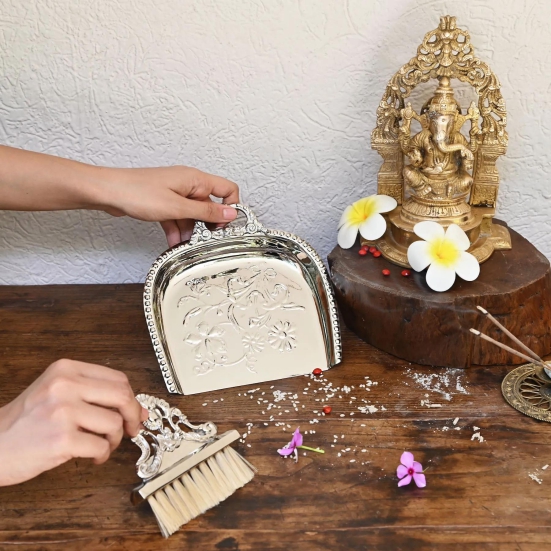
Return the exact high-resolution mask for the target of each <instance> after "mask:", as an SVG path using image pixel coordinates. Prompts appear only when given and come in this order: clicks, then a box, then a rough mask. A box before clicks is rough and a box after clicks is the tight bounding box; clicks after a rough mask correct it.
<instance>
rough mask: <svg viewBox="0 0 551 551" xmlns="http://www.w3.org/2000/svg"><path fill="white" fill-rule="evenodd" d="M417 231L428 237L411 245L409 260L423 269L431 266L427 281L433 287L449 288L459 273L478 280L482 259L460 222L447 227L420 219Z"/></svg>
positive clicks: (412, 265)
mask: <svg viewBox="0 0 551 551" xmlns="http://www.w3.org/2000/svg"><path fill="white" fill-rule="evenodd" d="M413 231H414V232H415V234H416V235H418V236H419V237H420V238H421V239H424V241H414V242H413V243H412V244H411V245H410V246H409V248H408V262H409V263H410V264H411V267H412V268H413V269H414V270H415V271H416V272H420V271H422V270H424V269H425V268H426V267H427V266H428V267H429V269H428V270H427V285H428V286H429V287H430V288H431V289H432V290H433V291H439V292H442V291H447V290H448V289H449V288H450V287H451V286H452V285H453V284H454V282H455V274H457V275H458V276H459V277H460V278H462V279H464V280H466V281H474V280H475V279H476V278H477V277H478V275H479V274H480V265H479V264H478V260H477V259H476V258H475V257H474V256H473V255H472V254H471V253H468V252H467V249H468V248H469V247H470V246H471V243H470V241H469V238H468V237H467V234H466V233H465V232H464V231H463V230H462V229H461V228H460V227H459V226H458V225H456V224H450V226H449V227H448V229H447V230H445V231H444V228H443V227H442V226H441V225H440V224H439V223H438V222H430V221H426V222H419V223H418V224H415V227H414V228H413Z"/></svg>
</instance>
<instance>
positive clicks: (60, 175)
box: [0, 146, 116, 210]
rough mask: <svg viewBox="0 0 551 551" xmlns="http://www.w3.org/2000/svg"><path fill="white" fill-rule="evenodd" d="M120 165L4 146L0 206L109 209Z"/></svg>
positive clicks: (0, 162) (0, 161)
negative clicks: (113, 166)
mask: <svg viewBox="0 0 551 551" xmlns="http://www.w3.org/2000/svg"><path fill="white" fill-rule="evenodd" d="M114 178H116V169H111V168H103V167H97V166H92V165H87V164H84V163H79V162H76V161H71V160H69V159H63V158H61V157H54V156H52V155H45V154H42V153H34V152H32V151H24V150H22V149H15V148H12V147H6V146H0V209H4V210H66V209H105V207H106V206H109V188H110V182H111V181H112V180H113V179H114Z"/></svg>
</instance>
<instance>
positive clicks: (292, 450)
mask: <svg viewBox="0 0 551 551" xmlns="http://www.w3.org/2000/svg"><path fill="white" fill-rule="evenodd" d="M302 441H303V437H302V434H300V430H299V429H297V430H296V431H295V432H294V433H293V438H292V439H291V441H290V442H289V443H288V444H285V446H283V448H281V449H280V450H277V453H279V455H281V456H283V457H287V456H289V455H293V454H294V456H295V462H297V461H298V450H299V449H301V450H308V451H311V452H316V453H325V452H324V451H323V450H320V449H319V448H310V447H308V446H303V445H302Z"/></svg>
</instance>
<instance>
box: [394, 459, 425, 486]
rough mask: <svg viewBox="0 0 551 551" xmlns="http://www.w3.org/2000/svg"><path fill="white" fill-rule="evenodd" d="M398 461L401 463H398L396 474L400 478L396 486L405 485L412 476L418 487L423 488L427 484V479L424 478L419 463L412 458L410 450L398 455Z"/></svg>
mask: <svg viewBox="0 0 551 551" xmlns="http://www.w3.org/2000/svg"><path fill="white" fill-rule="evenodd" d="M400 461H401V463H402V464H401V465H398V468H397V469H396V475H397V476H398V478H399V479H400V482H398V487H400V486H406V485H407V484H409V483H410V482H411V479H412V478H413V480H414V481H415V484H417V486H418V487H419V488H424V487H425V486H426V485H427V481H426V480H425V475H424V474H423V466H422V465H421V463H418V462H417V461H414V460H413V454H412V453H411V452H404V453H403V454H402V457H400Z"/></svg>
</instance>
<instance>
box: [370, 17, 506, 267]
mask: <svg viewBox="0 0 551 551" xmlns="http://www.w3.org/2000/svg"><path fill="white" fill-rule="evenodd" d="M430 79H435V80H437V82H438V85H437V88H436V91H435V93H434V95H433V97H432V98H430V99H429V100H428V101H427V102H426V103H425V104H424V105H423V106H422V108H421V109H420V111H419V113H417V112H416V111H415V110H414V108H413V107H412V105H411V103H409V102H408V103H407V104H406V103H405V101H404V100H405V99H406V98H408V96H409V95H410V94H411V92H412V90H413V89H414V88H415V87H416V86H417V85H418V84H419V83H421V82H428V81H429V80H430ZM452 79H458V80H459V81H461V82H465V83H468V84H470V85H471V86H472V87H473V88H474V90H475V92H476V94H477V96H478V104H477V103H475V102H474V101H473V102H472V103H471V104H470V106H469V107H468V109H465V110H464V109H462V108H461V106H460V105H459V103H458V101H457V100H456V98H455V96H454V91H453V88H452V85H451V80H452ZM506 118H507V117H506V111H505V102H504V100H503V97H502V95H501V91H500V84H499V81H498V79H497V77H496V76H495V75H494V73H493V72H492V71H491V70H490V68H489V67H488V65H487V64H486V63H484V62H483V61H481V60H480V59H478V58H477V57H476V56H475V54H474V49H473V47H472V45H471V43H470V37H469V33H468V32H467V31H465V30H462V29H459V28H458V27H457V26H456V21H455V17H450V16H445V17H442V18H441V19H440V25H439V27H438V28H437V29H435V30H433V31H431V32H429V33H427V34H426V35H425V38H424V40H423V43H422V44H421V45H420V46H419V48H418V50H417V56H416V57H414V58H413V59H411V60H410V61H409V62H408V63H406V64H405V65H404V66H403V67H401V68H400V70H399V71H398V72H397V73H396V74H395V75H394V76H393V77H392V78H391V80H390V82H389V84H388V85H387V87H386V90H385V94H384V96H383V98H382V100H381V102H380V104H379V107H378V109H377V127H376V128H375V129H374V130H373V133H372V137H371V141H372V147H373V148H374V149H376V150H377V151H378V152H379V154H380V155H381V156H382V157H383V160H384V162H383V164H382V166H381V168H380V170H379V175H378V193H379V194H384V195H390V196H391V197H394V198H395V199H396V201H397V202H398V207H397V208H396V209H395V210H394V211H392V212H391V213H389V215H387V216H388V225H387V231H386V233H385V235H384V236H383V237H382V238H381V239H380V240H379V241H377V242H376V245H377V246H378V247H379V249H380V250H381V252H382V254H383V255H384V256H385V257H386V258H387V259H389V260H390V261H392V262H394V263H395V264H398V265H400V266H405V267H409V264H408V261H407V248H408V247H409V245H410V244H411V243H412V242H413V241H415V240H416V239H417V237H416V236H415V234H414V233H413V228H414V226H415V224H416V223H417V222H421V221H425V220H433V221H437V222H439V223H440V224H442V225H443V226H445V227H447V226H449V225H450V224H452V223H453V224H457V225H459V226H460V227H461V228H462V229H463V230H464V231H465V232H466V233H467V235H468V236H469V239H470V241H471V248H470V249H469V252H471V253H472V254H473V255H474V256H475V257H476V258H477V260H478V261H479V262H483V261H484V260H486V259H488V258H489V257H490V256H491V254H492V253H493V251H494V250H496V249H510V248H511V239H510V236H509V232H508V230H507V228H506V227H505V226H501V225H496V224H493V223H492V218H493V217H494V215H495V209H496V202H497V195H498V188H499V175H498V172H497V169H496V166H495V163H496V160H497V158H498V157H499V156H500V155H503V154H504V153H505V150H506V147H507V140H508V136H507V132H506V130H505V125H506ZM414 120H415V121H417V122H418V123H419V124H420V126H421V131H420V132H418V133H416V134H415V135H413V136H412V132H411V123H412V121H414ZM467 122H469V123H470V128H469V129H468V133H467V131H466V130H464V131H463V132H464V133H463V132H462V131H461V130H462V128H463V126H464V125H465V123H467ZM406 161H407V162H406Z"/></svg>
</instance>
